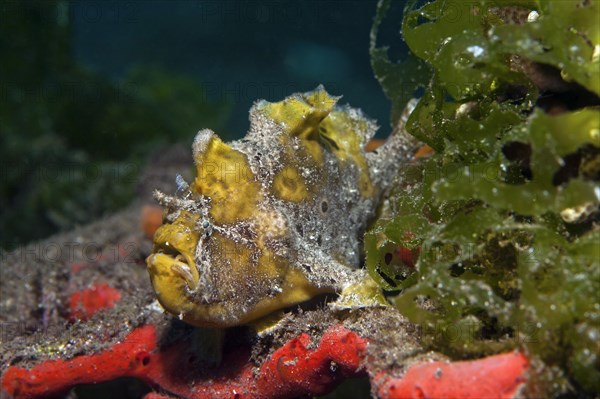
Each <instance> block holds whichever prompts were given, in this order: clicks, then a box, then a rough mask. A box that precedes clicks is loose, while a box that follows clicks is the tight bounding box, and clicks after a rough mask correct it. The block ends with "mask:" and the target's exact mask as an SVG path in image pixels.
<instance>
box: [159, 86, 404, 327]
mask: <svg viewBox="0 0 600 399" xmlns="http://www.w3.org/2000/svg"><path fill="white" fill-rule="evenodd" d="M338 100H339V97H334V96H331V95H329V94H328V93H327V92H326V91H325V89H324V88H323V87H322V86H319V87H318V88H317V89H316V90H314V91H311V92H307V93H303V94H301V93H298V94H294V95H291V96H289V97H287V98H286V99H284V100H283V101H280V102H276V103H269V102H267V101H258V102H256V103H255V104H254V106H253V107H252V109H251V110H250V130H249V132H248V134H247V135H246V137H244V138H243V139H241V140H237V141H233V142H230V143H224V142H223V141H222V140H221V139H219V137H218V136H217V135H216V134H215V133H214V132H212V131H211V130H208V129H204V130H201V131H200V132H198V134H197V135H196V138H195V139H194V142H193V145H192V151H193V156H194V162H195V166H196V177H195V179H194V181H193V182H191V183H190V184H189V187H187V183H185V182H184V181H183V179H179V180H181V181H178V186H179V187H180V188H181V189H180V190H178V191H177V193H176V195H175V196H169V195H166V194H163V193H160V192H157V193H156V198H157V199H158V200H159V202H160V203H161V204H162V205H163V206H165V208H166V212H165V221H164V224H163V225H162V226H161V227H160V228H159V229H158V230H157V232H156V234H155V237H154V248H153V251H152V254H151V255H150V256H149V257H148V259H147V264H148V271H149V274H150V280H151V282H152V285H153V287H154V290H155V292H156V295H157V298H158V301H159V302H160V304H161V305H162V306H163V307H164V308H165V309H166V310H167V311H168V312H170V313H172V314H174V315H176V316H178V317H180V318H181V319H183V320H184V321H186V322H188V323H190V324H193V325H196V326H203V327H217V328H223V327H229V326H234V325H240V324H246V323H249V322H252V321H254V320H256V319H258V318H261V317H263V316H266V315H268V314H269V313H272V312H273V311H276V310H278V309H282V308H285V307H289V306H292V305H295V304H298V303H300V302H303V301H306V300H308V299H310V298H312V297H314V296H315V295H318V294H320V293H327V292H332V293H333V292H338V293H341V292H343V291H348V292H359V291H360V290H357V289H356V287H359V286H361V284H362V285H364V282H365V281H367V280H368V277H367V274H366V272H365V271H364V270H362V269H360V263H361V252H362V236H363V234H364V232H365V229H366V227H367V223H368V222H369V220H370V219H371V218H372V217H373V215H374V212H375V210H376V207H377V205H378V204H379V202H380V200H381V198H382V196H383V193H384V192H385V191H386V189H387V187H388V185H389V183H390V182H391V180H392V179H393V177H394V176H395V175H396V174H397V172H398V169H399V168H400V165H401V163H402V162H403V161H405V160H406V159H407V158H408V157H409V156H410V154H412V151H413V149H414V142H413V141H412V140H411V139H410V138H409V136H408V135H407V134H406V132H405V131H404V128H403V123H401V124H400V125H399V126H398V127H397V128H396V129H395V132H394V133H393V134H392V135H391V136H390V138H389V139H388V140H387V141H386V143H385V144H384V145H383V146H382V147H381V148H380V149H378V150H377V151H376V152H366V151H365V146H366V144H367V142H368V141H369V140H370V139H371V138H372V137H373V135H374V134H375V131H376V129H377V127H376V125H375V123H374V122H373V121H371V120H369V119H367V118H366V117H365V116H364V115H363V114H362V112H361V111H360V110H358V109H354V108H350V107H348V106H343V107H340V106H337V105H336V103H337V101H338ZM184 183H185V184H184ZM184 186H185V187H184ZM367 285H368V283H367ZM346 301H347V298H346Z"/></svg>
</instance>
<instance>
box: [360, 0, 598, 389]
mask: <svg viewBox="0 0 600 399" xmlns="http://www.w3.org/2000/svg"><path fill="white" fill-rule="evenodd" d="M388 9H389V2H387V1H381V2H380V4H379V7H378V13H377V16H376V20H375V24H374V26H373V31H372V46H371V56H372V60H373V61H372V62H373V67H374V68H373V69H374V71H375V75H376V77H377V78H378V79H379V81H380V83H381V84H382V87H383V88H384V91H385V93H386V95H387V96H388V97H389V98H390V99H391V100H392V102H393V110H395V112H393V113H392V116H393V118H397V116H398V115H399V113H398V110H401V109H402V108H403V107H404V103H405V102H406V91H405V90H404V91H402V89H403V88H405V87H406V84H407V83H406V82H412V83H413V84H414V87H417V86H419V85H420V86H421V87H425V88H426V89H425V93H424V94H423V96H422V97H421V98H420V101H419V103H418V105H417V107H416V109H415V111H414V112H413V113H412V114H411V116H410V118H409V120H408V123H407V129H408V131H409V133H411V134H412V135H414V136H415V137H417V138H418V139H420V140H422V141H423V142H424V143H426V144H428V145H429V146H431V147H432V148H433V149H434V150H435V153H434V155H432V156H430V157H427V158H422V159H419V160H418V161H416V162H414V163H412V164H411V165H409V166H408V167H407V168H405V170H403V171H402V173H401V176H400V179H399V180H398V182H399V183H398V185H397V187H395V189H394V190H393V191H392V193H391V198H392V199H391V205H390V206H389V207H387V208H385V209H384V210H383V211H382V214H381V216H380V219H379V220H378V221H376V223H375V224H374V226H373V227H372V229H371V230H370V231H369V232H367V234H366V236H365V248H366V253H367V258H366V263H367V269H368V271H369V273H370V275H371V276H372V277H373V278H374V279H375V280H376V281H377V282H378V283H379V284H380V285H381V287H382V288H384V289H385V290H388V291H389V292H390V296H389V299H390V302H391V303H392V304H393V305H394V306H396V307H397V308H398V309H399V310H400V311H401V312H402V313H403V314H405V315H406V316H407V317H408V318H409V319H411V320H412V321H413V322H416V323H419V324H420V325H421V326H422V327H423V331H424V334H423V340H424V343H425V344H426V345H429V346H430V347H431V348H433V349H436V350H440V351H442V352H445V353H447V354H448V355H451V356H454V357H456V358H463V357H477V356H481V355H484V354H490V353H496V352H499V351H502V350H509V349H514V348H520V349H521V350H524V351H525V352H526V353H527V354H528V355H529V356H530V358H531V359H532V362H533V363H534V364H535V365H536V366H540V367H536V370H538V375H537V376H536V377H532V381H538V382H539V384H537V387H536V388H530V389H532V390H535V389H538V392H539V390H541V391H543V392H545V394H547V395H554V396H556V395H560V394H561V393H564V392H567V391H569V390H574V391H575V392H578V393H579V394H584V393H586V394H591V395H594V394H596V395H597V394H598V393H600V347H598V341H599V339H600V298H599V294H598V293H599V292H600V227H599V219H600V217H599V213H600V212H599V202H600V184H599V181H600V111H599V108H598V106H597V105H598V104H599V103H600V101H599V99H598V97H597V94H598V93H600V91H599V90H598V89H599V87H598V84H599V81H598V79H599V76H600V74H598V72H597V71H598V69H599V66H600V64H599V59H598V58H599V54H598V53H599V52H600V35H599V29H600V28H599V25H598V24H597V23H596V21H595V19H594V18H597V15H598V13H599V11H600V10H599V4H598V2H597V1H572V2H561V1H556V2H545V1H487V0H480V1H475V2H466V1H465V2H461V1H432V2H429V3H427V4H425V5H423V6H421V7H418V4H417V2H416V1H412V2H409V3H408V5H407V6H406V8H405V12H404V18H403V22H402V34H403V38H404V40H405V41H406V44H407V45H408V47H409V48H410V50H411V51H412V55H411V56H410V57H409V59H411V60H412V59H414V58H415V57H416V58H417V59H419V60H421V61H419V62H421V63H423V62H424V63H426V64H427V65H428V66H427V67H424V68H422V69H419V70H418V73H417V75H419V76H418V77H413V78H410V77H408V76H409V75H410V73H411V71H412V70H407V69H406V68H407V66H408V65H410V64H409V63H404V64H402V63H400V64H396V63H393V62H391V61H390V60H389V59H388V57H387V54H386V49H385V48H378V47H377V46H376V38H377V32H378V29H379V26H380V24H381V23H382V21H383V19H384V16H385V14H386V12H387V10H388ZM593 15H595V16H596V17H593ZM411 62H412V63H414V62H416V61H411ZM421 71H428V72H429V77H428V82H425V83H423V81H422V80H420V79H422V76H421ZM411 79H412V80H411ZM399 90H400V92H399ZM573 98H576V99H577V101H570V100H571V99H573ZM548 99H550V100H551V101H553V103H552V104H554V105H556V103H558V104H559V107H558V108H556V107H555V108H552V107H550V106H546V105H544V104H545V103H544V102H545V101H546V102H547V101H548ZM396 120H397V119H393V120H392V122H395V121H396ZM398 248H400V249H403V250H411V251H419V252H420V255H419V257H418V260H417V261H416V264H415V265H410V264H408V263H407V262H403V261H399V260H398V259H397V257H396V256H395V255H394V254H396V253H397V252H398ZM531 385H536V384H531Z"/></svg>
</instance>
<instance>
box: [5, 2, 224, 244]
mask: <svg viewBox="0 0 600 399" xmlns="http://www.w3.org/2000/svg"><path fill="white" fill-rule="evenodd" d="M69 7H70V5H69V3H68V2H66V1H62V0H53V1H27V2H8V3H6V4H3V9H2V16H3V17H5V16H6V17H5V18H2V20H3V23H2V24H0V49H1V50H2V56H3V58H2V62H1V63H0V92H1V93H0V94H1V95H0V120H1V121H2V123H1V124H0V159H1V161H0V162H1V163H2V181H1V182H0V231H1V233H0V248H1V249H2V250H10V249H12V248H14V247H17V246H19V245H21V244H24V243H26V242H28V241H31V240H34V239H40V238H42V237H45V236H48V235H51V234H53V233H55V232H57V231H58V230H66V229H69V228H73V227H74V226H76V225H78V224H83V223H87V222H90V221H91V220H94V219H97V218H99V217H101V216H103V215H105V214H106V213H109V212H111V211H115V210H117V209H119V208H122V207H124V206H126V205H127V204H129V203H130V202H131V200H132V199H133V198H134V194H135V188H136V184H137V183H138V181H139V178H140V172H141V171H142V167H143V165H144V164H145V163H146V158H147V157H148V155H149V154H150V153H151V152H152V151H155V150H156V149H157V148H159V147H160V146H166V145H168V144H170V143H173V142H176V141H183V140H186V139H187V138H188V136H189V134H190V132H194V131H195V130H196V129H197V126H200V125H203V126H210V127H211V128H213V129H218V128H220V127H222V126H224V124H225V121H226V118H227V116H228V113H229V106H228V105H227V104H223V103H213V102H210V101H208V99H207V98H206V96H205V90H204V89H203V87H202V86H201V85H200V84H199V83H198V82H196V81H195V80H193V79H191V78H189V77H185V76H179V75H177V74H174V73H169V72H167V71H164V70H160V69H157V68H152V67H134V68H132V69H131V70H130V71H129V72H128V73H126V74H125V76H123V77H122V78H121V79H120V80H118V81H111V80H109V79H107V78H105V77H103V76H100V75H98V74H96V73H94V72H91V71H89V70H87V69H86V68H84V67H83V66H82V65H80V64H79V63H78V62H77V61H76V59H75V56H74V55H73V52H72V43H71V42H72V37H71V36H72V35H71V30H72V27H71V21H70V19H69V17H68V16H69ZM4 22H6V23H4ZM24 60H26V62H24ZM32 226H35V228H32Z"/></svg>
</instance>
